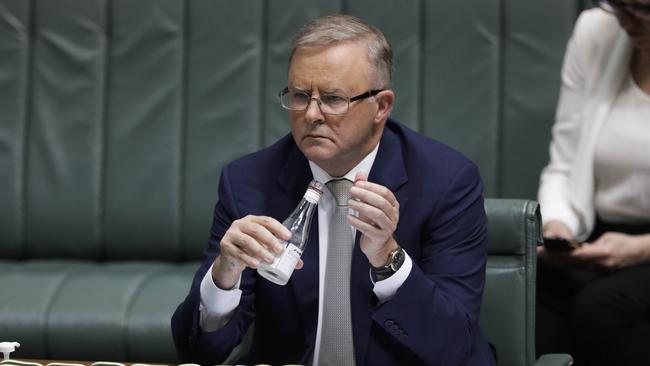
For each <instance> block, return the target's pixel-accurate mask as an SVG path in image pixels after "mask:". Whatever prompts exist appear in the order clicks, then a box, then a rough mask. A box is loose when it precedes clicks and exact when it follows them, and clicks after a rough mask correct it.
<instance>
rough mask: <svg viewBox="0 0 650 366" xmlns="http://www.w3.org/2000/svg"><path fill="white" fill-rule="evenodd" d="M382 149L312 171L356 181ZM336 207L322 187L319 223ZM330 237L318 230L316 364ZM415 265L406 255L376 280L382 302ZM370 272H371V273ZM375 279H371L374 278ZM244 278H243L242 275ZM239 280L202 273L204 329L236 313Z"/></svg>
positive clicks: (323, 176) (320, 178)
mask: <svg viewBox="0 0 650 366" xmlns="http://www.w3.org/2000/svg"><path fill="white" fill-rule="evenodd" d="M378 149H379V144H377V146H375V149H374V150H373V151H371V152H370V153H369V154H368V155H367V156H366V157H365V158H364V159H363V160H362V161H361V162H360V163H359V164H358V165H357V166H355V167H354V168H352V170H350V171H349V172H348V173H347V174H345V175H344V176H343V177H332V176H330V175H329V174H327V172H325V171H324V170H323V169H321V168H320V167H319V166H318V165H316V164H315V163H313V162H311V161H310V162H309V167H310V168H311V171H312V175H313V177H314V179H316V180H318V181H320V182H323V183H327V182H328V181H330V180H332V179H337V178H346V179H349V180H350V181H352V182H354V177H355V176H356V174H357V172H360V171H365V172H366V173H368V174H370V170H371V168H372V165H373V163H374V161H375V157H376V156H377V151H378ZM334 207H335V201H334V197H333V196H332V194H331V193H330V192H329V190H327V189H325V190H323V196H322V197H321V200H320V201H319V203H318V227H320V228H327V227H329V222H330V217H331V216H332V213H333V210H334ZM353 235H356V230H354V229H353ZM327 239H328V231H327V230H319V231H318V246H319V251H318V255H319V262H318V264H319V276H318V294H319V296H318V324H317V331H316V343H315V345H316V346H315V350H314V359H313V360H314V362H313V363H312V364H313V365H316V360H318V351H319V345H320V336H321V321H322V316H323V288H324V286H323V284H324V281H325V268H326V263H325V262H326V260H327V243H328V242H327ZM412 266H413V263H412V260H411V258H410V257H409V256H408V254H407V255H406V259H405V260H404V264H402V266H401V267H400V269H399V270H398V271H397V272H396V273H395V274H393V275H392V276H390V277H389V278H387V279H385V280H382V281H378V282H376V283H374V287H373V292H374V293H375V295H376V296H377V298H378V299H379V301H380V302H381V303H384V302H386V301H388V300H390V299H391V298H392V297H393V296H394V295H395V293H396V292H397V290H398V289H399V288H400V286H401V285H402V284H403V283H404V281H405V280H406V278H407V277H408V275H409V274H410V273H411V268H412ZM368 276H370V272H369V273H368ZM258 280H259V281H266V280H264V279H263V278H261V277H260V278H259V279H258ZM371 280H372V279H371ZM240 281H241V278H240ZM239 285H240V282H237V284H236V285H235V286H234V287H233V288H232V289H230V290H222V289H220V288H219V287H217V286H216V285H215V284H214V281H212V267H210V269H209V270H208V272H207V273H206V274H205V276H204V277H203V280H202V282H201V302H200V305H199V313H200V321H199V324H200V326H201V329H202V330H203V331H205V332H211V331H215V330H218V329H221V328H222V327H223V326H225V325H226V324H227V323H228V321H229V320H230V318H231V317H232V314H233V313H234V311H235V309H236V308H237V305H239V300H240V298H241V294H242V291H241V290H240V289H239Z"/></svg>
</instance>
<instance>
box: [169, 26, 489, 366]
mask: <svg viewBox="0 0 650 366" xmlns="http://www.w3.org/2000/svg"><path fill="white" fill-rule="evenodd" d="M391 77H392V50H391V48H390V45H389V43H388V41H387V40H386V38H385V37H384V35H383V34H382V33H381V32H380V31H379V30H377V29H376V28H374V27H372V26H370V25H368V24H367V23H365V22H363V21H362V20H360V19H358V18H355V17H352V16H346V15H334V16H327V17H322V18H318V19H316V20H314V21H312V22H311V23H309V24H308V25H306V26H305V27H304V28H303V29H302V30H301V32H300V33H299V34H298V36H297V37H296V39H295V40H294V42H293V52H292V55H291V58H290V66H289V74H288V84H287V87H286V88H284V89H283V90H282V91H281V92H280V100H281V104H282V106H283V107H285V108H286V109H288V110H289V119H290V121H291V135H287V136H285V137H284V138H282V139H280V140H279V141H278V142H276V143H275V144H273V145H272V146H270V147H268V148H266V149H263V150H261V151H259V152H256V153H253V154H251V155H248V156H246V157H243V158H241V159H239V160H237V161H235V162H233V163H231V164H229V165H227V166H226V167H225V168H224V169H223V171H222V173H221V181H220V184H219V202H218V203H217V205H216V207H215V211H214V221H213V226H212V231H211V238H210V242H209V246H208V249H207V251H206V259H205V261H204V262H203V264H202V265H201V267H200V268H199V270H198V272H197V273H196V276H195V278H194V282H193V284H192V287H191V289H190V293H189V294H188V296H187V298H186V299H185V301H184V302H183V303H181V304H180V305H179V307H178V309H177V310H176V313H175V314H174V316H173V318H172V330H173V335H174V341H175V343H176V347H177V349H178V352H179V355H180V356H181V358H182V359H184V360H188V361H189V360H193V361H199V362H204V363H218V362H222V361H223V360H224V359H225V358H226V357H227V356H228V354H229V353H230V352H231V351H232V350H233V348H234V347H235V346H236V345H237V344H238V343H239V342H240V341H241V340H242V337H243V335H244V334H245V332H246V331H247V330H248V328H249V326H250V325H251V324H252V322H253V321H254V322H255V329H254V337H253V342H252V345H251V349H250V352H249V353H248V355H247V356H246V360H245V361H244V362H248V363H271V364H287V363H302V364H316V365H353V364H356V365H397V364H403V365H406V364H409V365H411V364H428V365H491V364H494V357H493V355H492V353H491V351H490V348H489V346H488V343H487V341H486V340H485V338H484V336H483V333H482V332H481V330H480V328H479V325H478V322H479V313H480V303H481V296H482V292H483V285H484V280H485V263H486V255H487V247H486V246H487V237H486V217H485V211H484V208H483V197H482V194H483V186H482V183H481V179H480V176H479V173H478V169H477V168H476V166H475V165H474V164H473V163H472V162H470V161H469V160H468V159H466V158H465V157H463V156H462V155H461V154H459V153H458V152H456V151H454V150H452V149H450V148H448V147H446V146H444V145H442V144H440V143H438V142H435V141H433V140H430V139H428V138H425V137H423V136H420V135H418V134H416V133H415V132H413V131H411V130H409V129H407V128H406V127H404V126H402V125H401V124H399V123H398V122H396V121H394V120H392V119H390V118H389V113H390V111H391V108H392V106H393V101H394V98H395V95H394V93H393V91H392V90H391V89H390V84H391ZM312 179H317V180H319V181H322V182H328V181H339V180H342V182H346V180H349V181H350V182H349V183H348V184H349V186H351V188H346V189H345V191H346V192H348V191H349V198H350V199H349V201H347V202H348V205H349V207H350V208H351V209H353V210H355V211H357V212H358V216H357V215H348V217H347V223H348V224H349V225H348V229H350V228H351V230H350V236H349V237H350V241H349V244H345V243H344V242H338V241H335V240H330V239H331V238H332V236H333V235H332V233H331V232H329V233H328V229H327V228H328V227H330V228H331V224H332V217H333V216H332V215H333V213H332V212H333V211H334V207H335V206H336V205H337V203H336V202H335V198H334V197H333V195H332V193H331V192H330V191H329V190H330V189H331V188H330V185H329V184H328V189H324V192H323V197H322V199H321V201H320V203H319V206H318V214H317V215H316V216H314V222H313V225H312V230H311V235H310V237H309V241H308V243H307V246H306V249H305V252H304V253H303V255H302V259H301V260H300V261H299V262H298V265H297V268H301V269H300V270H296V271H294V273H293V275H292V277H291V279H290V280H289V283H288V284H287V285H286V286H278V285H275V284H273V283H271V282H269V281H267V280H265V279H264V278H262V277H260V276H259V275H258V274H257V272H256V268H257V267H258V266H259V265H260V263H262V262H268V263H270V262H271V261H272V260H273V256H274V255H275V254H277V253H280V252H281V251H282V248H283V247H282V245H281V244H280V243H281V241H282V240H287V239H288V238H289V237H290V235H289V231H288V230H287V229H286V228H284V227H283V226H282V224H281V223H280V222H279V221H278V220H283V219H284V218H286V217H287V216H288V215H289V214H290V213H291V211H292V209H293V208H294V207H295V205H296V204H297V203H298V202H299V201H300V199H301V197H302V194H303V192H304V191H305V189H306V187H307V185H308V184H309V182H310V181H311V180H312ZM352 182H354V183H352ZM330 230H331V229H330ZM353 235H354V236H353ZM344 236H345V235H344ZM341 245H347V246H348V247H349V253H350V257H351V258H350V259H349V263H350V265H349V266H344V268H345V269H343V270H339V271H338V272H336V274H337V275H338V274H340V273H342V274H343V275H344V276H343V277H342V278H347V280H346V282H345V283H335V284H334V286H332V283H333V281H334V278H341V276H335V275H333V273H334V271H337V270H332V268H334V267H333V266H334V265H337V264H340V263H335V262H337V261H334V260H328V255H327V253H328V251H332V252H333V251H334V250H335V249H338V248H340V246H341ZM337 246H338V247H337ZM339 272H340V273H339ZM346 276H347V277H346ZM331 288H334V290H333V291H335V290H336V289H337V288H340V289H344V291H341V292H342V296H343V297H342V298H344V299H347V300H344V301H342V300H340V299H341V298H339V297H334V296H333V295H331V292H329V291H331V290H328V289H331ZM331 305H334V308H336V309H337V310H335V311H334V312H335V314H334V315H332V314H331V312H332V310H331ZM341 313H345V315H341ZM346 316H347V317H348V318H346ZM339 319H350V320H349V321H340V320H339ZM332 350H334V351H332Z"/></svg>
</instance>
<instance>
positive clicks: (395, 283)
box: [368, 251, 413, 304]
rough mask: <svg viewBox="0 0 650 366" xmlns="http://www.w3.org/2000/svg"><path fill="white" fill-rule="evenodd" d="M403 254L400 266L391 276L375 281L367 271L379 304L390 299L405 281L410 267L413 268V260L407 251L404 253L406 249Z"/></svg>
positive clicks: (409, 272)
mask: <svg viewBox="0 0 650 366" xmlns="http://www.w3.org/2000/svg"><path fill="white" fill-rule="evenodd" d="M404 254H405V257H404V263H402V266H401V267H400V268H399V269H398V270H397V272H395V273H393V275H392V276H390V277H388V278H386V279H385V280H381V281H377V282H375V281H374V280H373V279H372V273H371V272H368V274H369V275H370V281H372V283H374V284H375V286H374V287H373V289H372V291H373V292H374V293H375V295H376V296H377V298H378V299H379V303H380V304H383V303H385V302H386V301H388V300H390V299H392V298H393V296H395V293H396V292H397V290H399V288H400V287H401V286H402V284H403V283H404V281H406V279H407V278H408V276H409V274H411V268H413V261H412V260H411V257H409V255H408V253H406V251H405V252H404ZM370 271H372V269H370Z"/></svg>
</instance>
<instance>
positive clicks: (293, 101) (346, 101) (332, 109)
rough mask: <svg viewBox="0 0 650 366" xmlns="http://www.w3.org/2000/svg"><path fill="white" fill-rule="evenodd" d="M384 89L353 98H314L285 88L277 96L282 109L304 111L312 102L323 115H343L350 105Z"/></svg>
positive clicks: (342, 96)
mask: <svg viewBox="0 0 650 366" xmlns="http://www.w3.org/2000/svg"><path fill="white" fill-rule="evenodd" d="M384 90H385V89H371V90H368V91H367V92H365V93H362V94H359V95H356V96H354V97H346V96H344V95H337V94H321V96H320V98H314V97H312V96H311V93H307V92H304V91H299V90H290V89H289V87H285V88H284V89H282V90H280V93H278V96H279V97H280V104H282V107H283V108H284V109H288V110H290V111H304V110H306V109H307V108H308V107H309V104H310V103H311V101H312V100H315V101H316V103H318V107H319V108H320V111H321V112H322V113H323V114H335V115H336V114H345V113H347V111H348V109H350V103H352V102H354V101H357V100H361V99H366V98H370V97H373V96H375V95H377V94H379V93H380V92H382V91H384Z"/></svg>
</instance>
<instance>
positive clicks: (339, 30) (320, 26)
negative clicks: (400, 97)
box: [289, 14, 393, 88]
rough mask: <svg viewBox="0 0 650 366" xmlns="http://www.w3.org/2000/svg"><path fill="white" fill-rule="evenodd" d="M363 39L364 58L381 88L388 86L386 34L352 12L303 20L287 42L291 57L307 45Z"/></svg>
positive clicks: (390, 71)
mask: <svg viewBox="0 0 650 366" xmlns="http://www.w3.org/2000/svg"><path fill="white" fill-rule="evenodd" d="M355 41H365V42H366V44H367V46H368V60H369V61H370V63H371V64H372V65H373V66H374V68H375V71H376V72H375V74H376V76H377V79H378V80H377V81H378V82H379V83H380V84H382V85H380V87H382V88H390V85H391V82H392V80H393V49H392V48H391V45H390V42H388V39H386V36H384V34H383V33H382V32H381V31H380V30H379V29H377V28H376V27H373V26H372V25H370V24H368V23H366V22H364V21H363V20H361V19H359V18H357V17H354V16H352V15H345V14H335V15H327V16H323V17H320V18H316V19H314V20H312V21H311V22H309V23H307V24H306V25H305V26H304V27H303V28H302V29H301V30H300V32H299V33H298V34H297V35H296V37H295V38H294V39H293V42H292V43H291V57H290V58H289V64H291V60H292V59H293V55H294V54H295V53H296V51H297V50H299V49H301V48H307V47H324V46H331V45H334V44H336V43H340V42H355Z"/></svg>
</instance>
